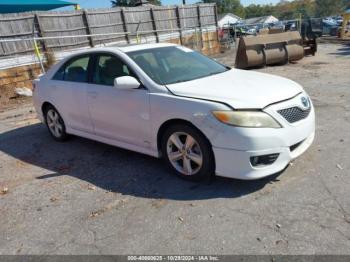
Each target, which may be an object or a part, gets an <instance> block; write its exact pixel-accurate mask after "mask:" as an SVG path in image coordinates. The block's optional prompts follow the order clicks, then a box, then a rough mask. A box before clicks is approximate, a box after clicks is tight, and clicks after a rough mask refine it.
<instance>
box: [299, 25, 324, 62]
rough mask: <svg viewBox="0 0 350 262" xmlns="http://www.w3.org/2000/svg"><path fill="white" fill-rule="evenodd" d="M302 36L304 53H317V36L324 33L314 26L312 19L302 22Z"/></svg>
mask: <svg viewBox="0 0 350 262" xmlns="http://www.w3.org/2000/svg"><path fill="white" fill-rule="evenodd" d="M300 31H301V37H302V39H303V40H302V44H303V47H304V55H305V56H307V55H313V56H314V55H315V53H316V52H317V42H316V38H317V36H319V35H322V31H321V32H320V31H319V30H317V29H316V28H314V27H313V25H312V22H311V19H307V20H303V22H302V23H301V28H300Z"/></svg>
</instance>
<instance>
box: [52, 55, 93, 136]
mask: <svg viewBox="0 0 350 262" xmlns="http://www.w3.org/2000/svg"><path fill="white" fill-rule="evenodd" d="M90 62H91V58H90V55H89V54H85V55H80V56H76V57H73V58H71V59H70V60H68V61H67V62H66V63H65V64H64V65H63V66H61V68H60V69H59V70H58V71H57V72H56V74H55V75H54V76H53V78H52V79H51V81H50V93H51V100H52V101H53V103H54V106H55V107H57V110H58V111H59V113H60V114H61V116H62V117H63V120H64V121H65V124H66V125H67V127H69V128H72V129H75V130H79V131H83V132H88V133H93V128H92V124H91V119H90V115H89V110H88V103H87V94H86V90H87V85H88V81H89V70H90Z"/></svg>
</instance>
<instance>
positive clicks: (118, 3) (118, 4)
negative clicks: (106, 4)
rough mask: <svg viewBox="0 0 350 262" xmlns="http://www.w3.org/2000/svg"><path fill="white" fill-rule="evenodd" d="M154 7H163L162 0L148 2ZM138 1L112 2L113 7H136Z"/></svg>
mask: <svg viewBox="0 0 350 262" xmlns="http://www.w3.org/2000/svg"><path fill="white" fill-rule="evenodd" d="M147 1H148V2H149V3H150V4H152V5H162V3H161V1H160V0H147ZM137 2H138V0H112V1H111V3H112V7H117V6H135V4H136V3H137Z"/></svg>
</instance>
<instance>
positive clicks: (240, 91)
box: [167, 69, 303, 109]
mask: <svg viewBox="0 0 350 262" xmlns="http://www.w3.org/2000/svg"><path fill="white" fill-rule="evenodd" d="M167 87H168V88H169V90H170V91H171V92H172V93H173V94H175V95H178V96H185V97H192V98H200V99H206V100H212V101H217V102H221V103H225V104H228V105H230V106H231V107H233V108H235V109H242V108H246V109H262V108H264V107H266V106H267V105H269V104H272V103H276V102H279V101H282V100H286V99H289V98H292V97H294V96H296V95H297V94H299V93H300V92H302V91H303V88H302V87H301V86H300V85H299V84H297V83H295V82H294V81H292V80H289V79H286V78H283V77H279V76H275V75H269V74H264V73H259V72H254V71H245V70H239V69H231V70H229V71H226V72H224V73H221V74H217V75H212V76H207V77H204V78H200V79H196V80H191V81H186V82H182V83H176V84H170V85H167Z"/></svg>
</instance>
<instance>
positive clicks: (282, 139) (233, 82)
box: [33, 44, 315, 180]
mask: <svg viewBox="0 0 350 262" xmlns="http://www.w3.org/2000/svg"><path fill="white" fill-rule="evenodd" d="M33 85H34V105H35V108H36V111H37V113H38V116H39V118H40V119H41V120H42V122H44V123H45V124H46V126H47V128H48V131H49V132H50V134H51V135H52V137H53V138H54V139H55V140H57V141H64V140H66V139H67V138H68V136H69V135H70V134H72V135H77V136H82V137H85V138H88V139H93V140H96V141H100V142H103V143H107V144H110V145H114V146H118V147H121V148H126V149H129V150H133V151H137V152H140V153H143V154H148V155H151V156H154V157H158V158H161V157H163V158H164V159H165V161H166V163H167V165H168V166H169V167H170V168H171V169H172V170H173V171H174V172H175V173H176V174H177V175H179V176H180V177H182V178H187V179H191V180H201V179H207V178H209V177H211V176H212V175H215V174H216V175H218V176H224V177H231V178H239V179H258V178H262V177H265V176H268V175H271V174H274V173H277V172H279V171H281V170H283V169H284V168H285V167H286V166H287V165H288V163H289V162H290V161H291V160H293V159H295V158H296V157H298V156H300V155H301V154H302V153H303V152H305V150H306V149H307V148H308V147H309V146H310V145H311V143H312V141H313V139H314V130H315V116H314V108H313V105H312V102H311V100H310V97H309V96H308V95H307V93H306V92H305V91H304V90H303V88H302V87H301V86H300V85H299V84H297V83H295V82H293V81H291V80H289V79H286V78H282V77H278V76H274V75H269V74H263V73H259V72H254V71H244V70H238V69H235V68H229V67H227V66H225V65H222V64H220V63H218V62H216V61H215V60H212V59H210V58H208V57H206V56H204V55H202V54H200V53H198V52H195V51H193V50H191V49H188V48H186V47H183V46H179V45H174V44H145V45H134V46H132V45H130V46H126V47H109V48H92V49H89V50H85V51H80V52H77V53H75V54H73V55H71V56H69V57H67V58H65V59H63V60H62V61H60V62H59V63H57V64H56V65H54V66H53V67H52V68H51V69H50V70H49V71H48V72H47V73H46V74H45V75H43V76H41V77H40V78H39V79H37V80H34V83H33Z"/></svg>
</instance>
